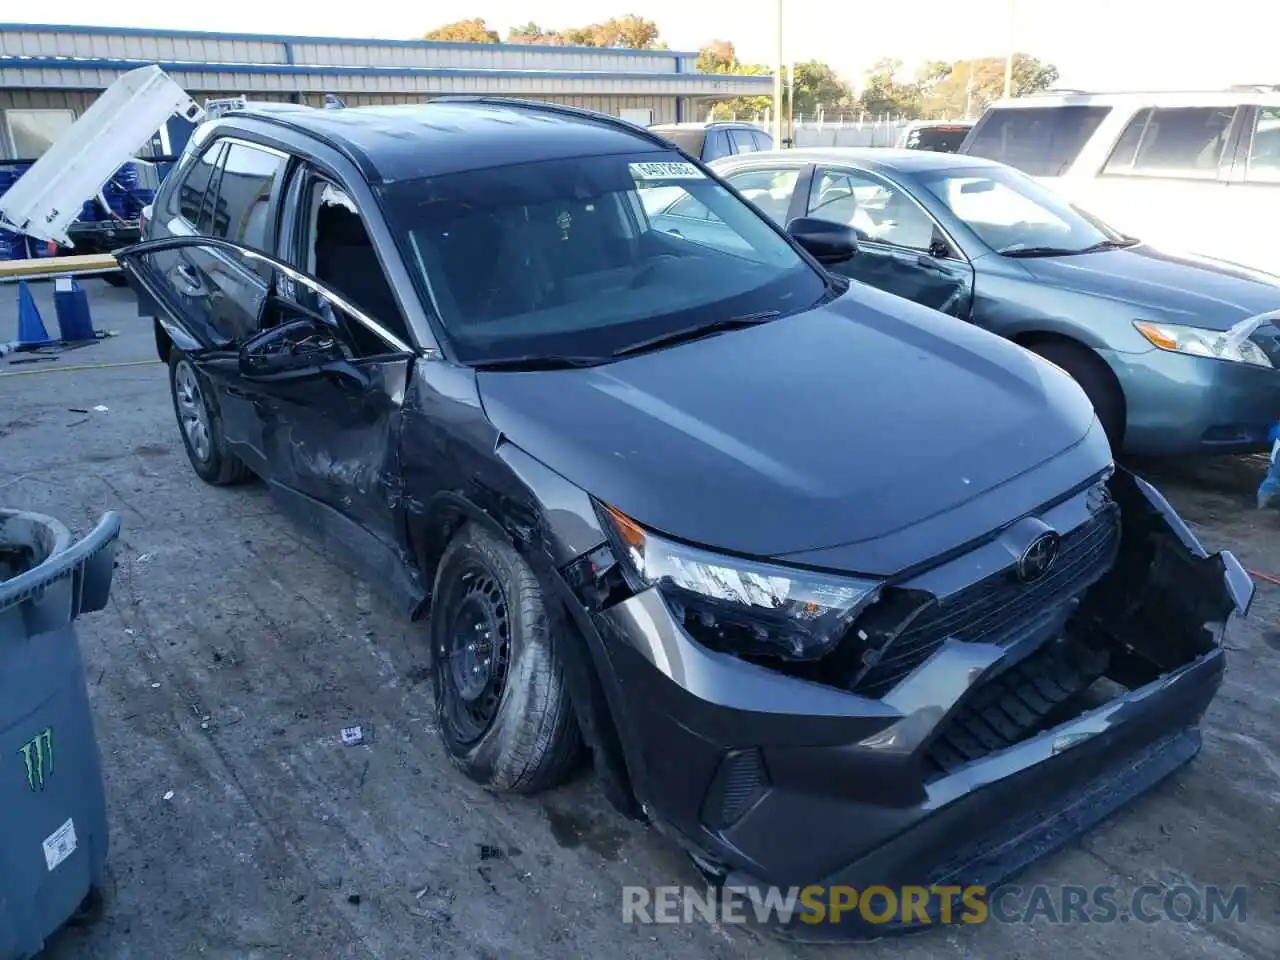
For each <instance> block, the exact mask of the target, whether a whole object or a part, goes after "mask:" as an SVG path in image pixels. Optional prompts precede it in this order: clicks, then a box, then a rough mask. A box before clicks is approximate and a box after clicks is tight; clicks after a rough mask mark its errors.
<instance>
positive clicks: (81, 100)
mask: <svg viewBox="0 0 1280 960" xmlns="http://www.w3.org/2000/svg"><path fill="white" fill-rule="evenodd" d="M189 92H190V93H191V95H192V97H194V98H195V100H196V102H197V103H203V102H204V101H205V100H211V99H215V98H219V97H237V96H240V95H241V94H244V93H250V92H251V91H245V90H194V91H189ZM97 96H98V92H97V91H96V90H13V89H0V110H9V109H17V110H48V109H58V108H70V109H72V110H74V111H75V112H76V113H77V114H80V113H82V112H83V111H84V110H85V109H86V108H87V107H88V106H89V104H91V103H92V102H93V101H94V100H95V99H97ZM429 99H430V97H424V96H420V95H417V94H405V93H354V94H350V95H348V96H345V97H344V98H343V100H344V102H345V103H346V104H347V106H349V107H364V106H374V105H377V104H384V103H422V102H423V101H425V100H429ZM528 99H530V100H547V101H552V102H555V103H564V104H568V105H569V106H573V107H582V108H584V109H587V110H599V111H601V112H602V113H611V114H613V115H614V116H621V114H622V111H623V110H645V109H648V110H652V111H653V122H654V123H672V122H674V121H675V119H676V98H675V97H644V96H581V97H575V96H569V97H562V96H552V95H549V94H543V95H530V96H529V98H528ZM301 101H302V102H303V103H309V104H311V105H313V106H317V107H318V106H322V105H323V104H324V94H322V93H307V94H303V95H302V96H301Z"/></svg>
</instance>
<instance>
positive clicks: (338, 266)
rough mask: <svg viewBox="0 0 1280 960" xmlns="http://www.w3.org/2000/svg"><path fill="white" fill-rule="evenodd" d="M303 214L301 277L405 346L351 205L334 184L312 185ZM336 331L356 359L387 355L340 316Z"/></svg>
mask: <svg viewBox="0 0 1280 960" xmlns="http://www.w3.org/2000/svg"><path fill="white" fill-rule="evenodd" d="M306 211H307V217H306V221H305V226H306V238H305V239H304V241H303V244H302V248H301V249H302V251H303V255H304V257H305V258H306V272H307V273H309V274H311V275H312V276H313V277H315V278H316V279H317V280H319V281H320V282H321V283H322V284H324V285H325V286H326V287H327V288H329V289H331V290H332V291H333V292H334V293H336V294H338V295H339V296H341V297H343V298H345V299H346V300H347V301H348V302H350V303H351V304H352V305H353V306H355V307H358V308H360V310H362V311H363V312H364V313H366V314H368V316H369V317H370V318H371V319H373V320H375V321H377V322H378V323H380V324H382V325H383V326H384V327H386V328H387V329H388V330H389V331H390V332H391V333H394V334H395V335H396V336H398V337H399V338H400V339H402V340H404V341H406V342H408V341H409V336H408V333H407V325H406V323H405V322H404V317H403V314H401V312H400V305H399V304H398V303H397V302H396V298H395V295H394V293H392V290H391V284H390V283H389V282H388V281H387V275H386V273H385V272H384V271H383V269H382V264H381V263H380V262H379V261H378V255H377V252H376V251H375V250H374V247H373V241H372V240H371V239H370V237H369V232H368V230H367V229H366V228H365V225H364V221H363V219H362V218H361V217H360V214H359V211H358V210H357V209H356V205H355V202H354V201H353V200H352V199H351V197H349V196H348V195H347V194H346V192H345V191H343V190H341V189H339V188H338V187H337V186H335V185H334V184H332V183H329V182H328V181H326V180H316V181H315V182H314V183H313V184H312V185H311V187H310V190H309V192H308V202H307V207H306ZM340 325H341V326H343V327H344V329H345V332H346V333H347V335H348V336H349V337H350V339H351V341H352V344H353V346H354V347H355V348H356V349H357V350H358V351H359V353H360V355H361V356H376V355H378V354H382V353H386V352H387V351H388V347H387V345H386V344H385V343H384V342H383V341H382V339H381V338H380V337H378V336H377V335H376V334H374V333H373V332H372V331H370V330H369V329H368V328H366V327H365V326H363V325H362V324H358V323H355V322H354V321H348V320H347V319H346V318H345V316H344V317H342V318H341V320H340ZM348 328H349V329H348Z"/></svg>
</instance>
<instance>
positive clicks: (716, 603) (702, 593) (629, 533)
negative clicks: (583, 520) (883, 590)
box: [601, 507, 880, 660]
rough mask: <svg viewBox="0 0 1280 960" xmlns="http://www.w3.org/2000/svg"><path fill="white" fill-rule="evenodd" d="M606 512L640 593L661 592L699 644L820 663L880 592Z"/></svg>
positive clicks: (868, 584) (869, 584)
mask: <svg viewBox="0 0 1280 960" xmlns="http://www.w3.org/2000/svg"><path fill="white" fill-rule="evenodd" d="M601 513H602V515H603V516H604V519H605V520H606V521H607V524H608V526H609V528H610V529H611V532H612V534H613V540H614V547H615V552H616V553H617V555H618V559H619V562H620V563H621V565H622V568H623V571H624V572H625V575H626V577H627V579H628V580H629V581H630V582H631V586H632V589H634V590H643V589H646V588H648V587H657V588H658V590H660V591H661V593H662V595H663V597H664V598H665V599H666V601H667V603H668V605H669V606H670V607H671V609H672V612H673V613H674V614H675V615H676V616H677V618H679V619H681V620H682V621H683V623H684V627H685V629H686V630H688V632H689V634H690V635H691V636H693V637H694V639H696V640H698V641H699V642H700V643H703V644H705V645H706V646H709V647H711V648H712V649H716V650H721V651H723V652H725V653H734V654H739V655H744V656H761V657H782V658H783V659H786V660H816V659H818V658H819V657H822V656H824V655H825V654H827V653H829V652H830V651H831V650H832V649H834V648H835V646H836V645H837V644H838V643H839V642H840V640H841V638H842V637H843V636H844V634H845V631H846V630H848V629H849V625H850V624H851V623H853V620H854V618H855V617H856V616H857V615H858V614H859V613H861V612H862V610H863V609H864V608H865V607H867V606H868V605H869V604H870V603H872V602H873V601H874V600H875V599H876V597H877V596H878V594H879V588H880V585H879V583H878V582H876V581H873V580H861V579H858V578H855V577H841V576H834V575H832V574H826V573H816V572H813V571H809V570H800V569H796V568H792V567H783V566H778V565H775V564H771V563H761V562H759V561H755V560H745V559H741V558H738V557H727V556H723V555H721V554H716V553H712V552H710V551H707V550H701V549H699V548H697V547H691V546H688V545H687V544H683V543H677V542H675V541H673V540H668V539H666V538H665V537H661V536H658V535H657V534H655V533H652V532H651V531H649V530H646V529H645V528H644V527H642V526H640V524H638V523H636V522H635V521H634V520H632V519H631V518H630V517H628V516H626V515H625V514H623V513H621V512H619V511H618V510H615V509H614V508H612V507H604V508H603V509H602V510H601Z"/></svg>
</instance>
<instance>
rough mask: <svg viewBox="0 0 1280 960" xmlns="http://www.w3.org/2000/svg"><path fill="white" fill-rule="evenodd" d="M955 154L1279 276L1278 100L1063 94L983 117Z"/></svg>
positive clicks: (1151, 236) (1155, 235) (1189, 247)
mask: <svg viewBox="0 0 1280 960" xmlns="http://www.w3.org/2000/svg"><path fill="white" fill-rule="evenodd" d="M959 152H960V153H967V154H971V155H973V156H979V157H987V158H989V159H992V160H998V161H1000V162H1002V163H1007V164H1009V165H1010V166H1013V167H1017V168H1018V169H1020V170H1022V171H1023V172H1025V173H1028V174H1030V175H1032V176H1034V177H1037V178H1039V179H1041V180H1043V181H1044V182H1045V183H1046V184H1047V185H1049V186H1052V187H1054V188H1055V189H1056V190H1058V191H1059V192H1060V193H1062V194H1063V195H1064V196H1066V198H1067V199H1069V200H1070V201H1071V202H1072V203H1074V204H1075V205H1076V206H1078V207H1080V208H1081V209H1082V210H1083V211H1086V212H1088V213H1092V214H1094V215H1096V216H1097V217H1099V218H1100V219H1102V220H1104V221H1106V222H1107V223H1108V224H1110V225H1111V226H1113V227H1115V228H1116V229H1118V230H1121V231H1123V232H1124V233H1127V234H1129V235H1131V236H1134V237H1138V238H1140V239H1142V240H1147V241H1150V242H1151V243H1152V244H1154V245H1156V246H1158V247H1164V248H1165V249H1168V250H1170V251H1174V250H1176V251H1181V252H1189V253H1197V254H1202V255H1206V256H1210V257H1216V258H1219V259H1222V260H1229V261H1233V262H1235V263H1239V264H1244V265H1246V266H1250V267H1254V268H1257V269H1260V270H1265V271H1267V272H1269V273H1273V274H1277V275H1280V242H1278V240H1277V235H1276V224H1277V223H1280V89H1276V88H1268V89H1265V90H1264V89H1263V88H1249V89H1238V90H1230V91H1219V92H1211V93H1105V94H1104V93H1065V94H1045V95H1040V96H1031V97H1022V98H1019V99H1016V100H1006V101H1002V102H1000V103H996V104H994V105H992V106H991V107H989V108H988V109H987V111H986V113H985V114H984V115H983V116H982V119H981V120H979V121H978V124H977V125H976V126H975V127H974V129H973V130H972V132H971V133H970V134H969V136H968V137H967V138H966V139H965V142H964V144H963V145H962V146H961V147H960V151H959Z"/></svg>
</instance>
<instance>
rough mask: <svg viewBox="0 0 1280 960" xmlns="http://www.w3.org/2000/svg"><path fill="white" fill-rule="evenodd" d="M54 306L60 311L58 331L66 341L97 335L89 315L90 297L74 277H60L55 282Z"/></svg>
mask: <svg viewBox="0 0 1280 960" xmlns="http://www.w3.org/2000/svg"><path fill="white" fill-rule="evenodd" d="M53 306H54V309H55V310H57V312H58V332H59V333H60V334H61V337H62V340H63V342H64V343H76V342H78V341H81V340H93V339H95V338H96V337H97V334H96V333H95V332H94V329H93V319H92V318H91V317H90V315H89V297H88V295H87V294H86V293H85V292H84V288H82V287H81V286H80V284H78V283H76V281H75V278H74V277H59V278H58V279H57V280H55V281H54V282H53Z"/></svg>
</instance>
